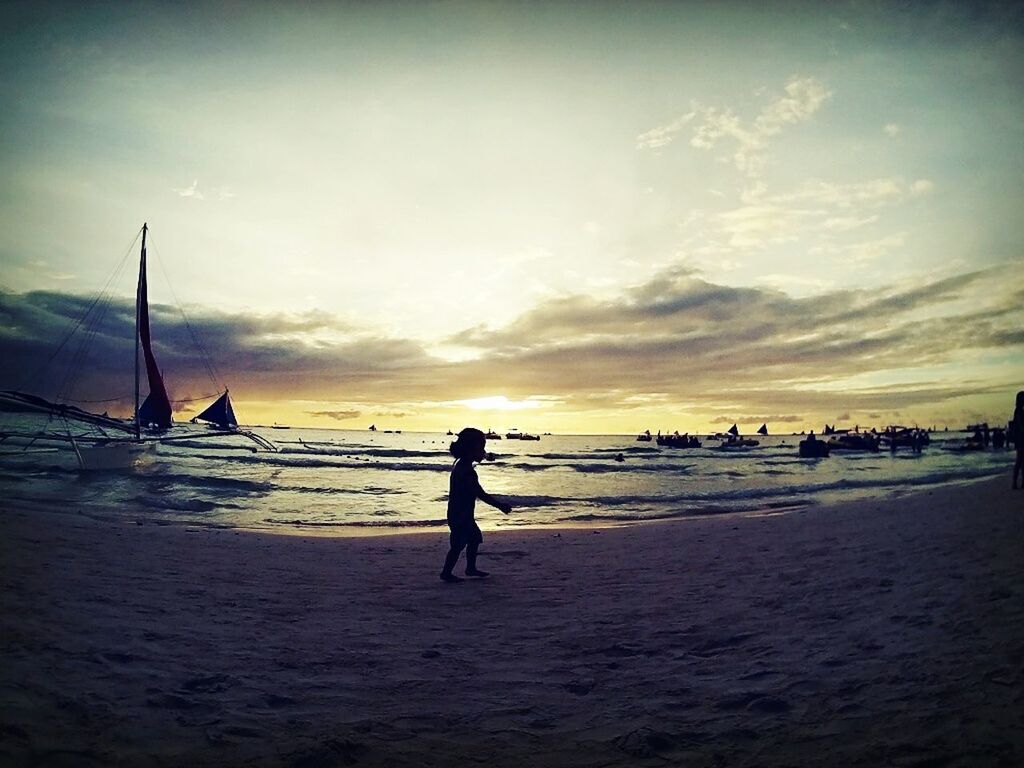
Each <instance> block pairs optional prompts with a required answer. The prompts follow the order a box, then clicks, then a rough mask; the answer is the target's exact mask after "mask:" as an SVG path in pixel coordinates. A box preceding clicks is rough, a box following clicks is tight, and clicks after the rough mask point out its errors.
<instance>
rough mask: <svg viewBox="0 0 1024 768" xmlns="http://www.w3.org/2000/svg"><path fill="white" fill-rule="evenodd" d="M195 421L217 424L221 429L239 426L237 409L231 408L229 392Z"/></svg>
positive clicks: (225, 392) (225, 391)
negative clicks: (236, 415) (236, 414)
mask: <svg viewBox="0 0 1024 768" xmlns="http://www.w3.org/2000/svg"><path fill="white" fill-rule="evenodd" d="M193 421H208V422H210V423H211V424H216V425H217V426H218V427H220V428H221V429H229V428H233V427H237V426H238V419H236V418H235V409H234V408H232V407H231V398H230V397H228V391H227V390H226V389H225V390H224V394H223V395H221V396H220V397H218V398H217V399H216V400H215V401H214V402H213V404H212V405H210V407H209V408H207V409H206V410H205V411H203V412H202V413H200V414H199V415H198V416H196V417H195V418H194V419H193Z"/></svg>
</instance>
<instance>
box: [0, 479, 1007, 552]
mask: <svg viewBox="0 0 1024 768" xmlns="http://www.w3.org/2000/svg"><path fill="white" fill-rule="evenodd" d="M1003 474H1008V471H1007V472H1005V473H1001V474H998V475H986V476H981V477H971V478H966V479H959V480H956V481H953V482H940V483H933V484H928V485H920V486H917V485H911V486H910V487H908V488H906V489H905V490H902V491H896V492H895V493H894V494H893V493H892V492H890V495H886V494H884V493H872V494H869V495H865V496H862V497H859V498H855V499H850V500H845V501H840V502H836V501H829V500H826V501H822V500H820V499H818V498H814V497H812V498H798V499H793V500H792V501H790V502H785V501H780V500H778V498H777V497H770V498H766V499H761V500H759V501H760V502H761V503H759V504H753V505H752V506H751V507H749V508H745V509H734V510H719V509H714V510H712V511H691V510H686V511H684V512H680V513H678V514H659V515H657V516H654V517H648V518H629V517H625V516H604V517H602V516H600V515H594V516H592V517H588V518H586V519H578V520H576V521H567V520H556V521H554V522H546V523H536V522H526V523H523V524H516V525H507V526H499V527H493V528H492V527H490V526H489V520H488V518H494V517H495V516H498V515H500V513H498V512H497V511H496V510H492V509H491V508H489V507H487V506H486V505H483V504H481V505H480V506H478V508H477V512H478V523H480V524H481V528H482V530H483V531H484V533H485V534H486V535H487V536H489V537H490V536H495V535H506V534H514V533H517V532H526V531H563V530H565V531H572V530H582V531H587V530H591V529H601V530H616V529H628V528H633V527H636V526H652V525H655V526H656V525H661V524H666V525H671V524H674V523H683V522H690V521H696V520H706V519H730V518H734V517H749V516H754V517H758V516H775V515H790V514H799V513H802V512H806V511H808V510H813V509H818V508H837V507H846V506H848V505H850V504H871V503H873V502H876V501H879V500H884V499H887V498H891V499H904V498H907V497H913V496H916V495H919V494H929V493H933V492H935V491H943V490H948V489H953V488H960V487H965V486H971V485H980V484H984V483H989V482H995V481H997V480H998V478H1000V477H1002V476H1003ZM830 495H835V492H834V491H832V492H830ZM513 498H514V497H513ZM2 504H3V509H5V510H6V511H13V512H18V513H22V514H29V515H32V514H38V515H44V516H45V515H54V516H56V517H58V518H60V519H68V518H74V517H79V518H86V519H90V520H94V521H96V522H98V523H108V524H112V525H135V526H139V527H144V526H152V527H158V528H175V529H195V530H203V531H227V532H241V533H247V534H257V535H265V536H284V537H288V538H300V539H301V538H306V537H308V538H316V539H320V538H326V539H334V538H337V539H348V538H354V539H367V538H375V537H382V538H393V537H401V536H425V535H431V534H435V535H436V534H439V533H443V534H445V535H447V530H448V529H447V525H446V523H444V522H443V521H442V522H438V523H437V524H435V525H427V524H419V523H416V522H409V523H408V524H405V523H400V524H389V523H367V522H351V523H336V522H308V523H301V524H297V523H280V524H278V525H274V526H269V525H267V526H245V525H236V524H233V523H230V522H222V523H219V522H203V521H198V520H168V519H161V518H152V517H149V518H147V517H146V513H145V512H143V513H140V514H138V515H132V516H120V517H119V516H117V515H111V514H103V513H102V512H101V511H99V510H100V508H101V507H100V505H99V504H97V503H93V502H81V501H78V502H76V503H75V506H76V507H77V509H76V510H75V512H65V511H59V512H58V511H55V510H54V509H53V508H52V506H47V505H44V504H39V503H36V502H31V501H25V500H22V499H16V500H14V501H13V502H12V501H10V500H5V501H3V502H2ZM481 511H482V513H483V516H482V517H481V516H480V514H479V513H480V512H481ZM514 514H515V513H514V511H513V516H514Z"/></svg>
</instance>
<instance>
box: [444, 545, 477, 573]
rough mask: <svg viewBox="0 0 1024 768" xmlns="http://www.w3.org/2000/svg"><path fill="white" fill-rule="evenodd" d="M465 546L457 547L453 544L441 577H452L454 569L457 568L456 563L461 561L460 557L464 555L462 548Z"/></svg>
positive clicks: (445, 560)
mask: <svg viewBox="0 0 1024 768" xmlns="http://www.w3.org/2000/svg"><path fill="white" fill-rule="evenodd" d="M464 546H465V544H460V545H457V546H456V545H455V544H452V546H451V548H450V549H449V550H448V555H447V556H446V557H445V559H444V568H442V569H441V576H451V575H452V569H453V568H454V567H455V563H457V562H458V561H459V555H460V554H462V548H463V547H464ZM474 554H475V552H474Z"/></svg>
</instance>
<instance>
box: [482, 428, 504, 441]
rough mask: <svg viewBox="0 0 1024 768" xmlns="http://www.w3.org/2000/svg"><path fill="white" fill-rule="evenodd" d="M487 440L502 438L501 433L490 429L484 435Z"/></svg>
mask: <svg viewBox="0 0 1024 768" xmlns="http://www.w3.org/2000/svg"><path fill="white" fill-rule="evenodd" d="M484 437H485V438H486V439H487V440H501V435H499V434H498V433H497V432H495V431H494V430H493V429H488V430H487V433H486V434H485V435H484Z"/></svg>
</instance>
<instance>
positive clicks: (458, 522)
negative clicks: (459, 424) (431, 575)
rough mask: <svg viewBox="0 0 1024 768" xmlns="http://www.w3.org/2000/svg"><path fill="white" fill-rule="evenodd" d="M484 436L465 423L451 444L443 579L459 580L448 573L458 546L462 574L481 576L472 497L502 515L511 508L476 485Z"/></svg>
mask: <svg viewBox="0 0 1024 768" xmlns="http://www.w3.org/2000/svg"><path fill="white" fill-rule="evenodd" d="M486 444H487V438H486V437H485V436H484V433H483V432H481V431H480V430H479V429H474V428H473V427H466V428H465V429H464V430H462V431H461V432H459V436H458V439H456V440H455V442H453V443H452V444H451V448H450V451H451V454H452V456H454V457H455V464H454V465H452V474H451V478H450V479H449V481H448V527H449V528H450V529H451V536H450V538H449V541H450V543H451V545H450V548H449V549H448V555H447V557H445V559H444V567H443V568H442V569H441V580H442V581H447V582H450V583H451V582H457V581H462V579H460V578H459V577H458V576H456V575H455V574H454V573H452V569H453V568H455V563H456V562H458V559H459V555H460V554H461V553H462V550H463V549H465V550H466V575H467V576H476V577H478V578H483V577H484V576H487V575H488V574H487V572H486V571H481V570H479V569H478V568H477V567H476V553H477V548H478V547H479V546H480V543H481V542H482V541H483V540H484V537H483V534H482V533H480V527H479V526H478V525H477V524H476V520H475V519H474V517H473V513H474V509H475V507H476V500H477V499H480V500H481V501H482V502H484V503H485V504H490V505H491V506H492V507H496V508H497V509H500V510H501V511H502V512H504V513H505V514H506V515H507V514H508V513H509V512H511V511H512V507H511V505H509V504H507V503H505V502H503V501H499V500H498V499H496V498H494V497H493V496H491V495H490V494H489V493H487V492H486V491H485V490H484V489H483V488H481V487H480V481H479V479H477V476H476V470H475V469H473V463H474V462H479V461H483V460H484V457H485V456H486V455H487V453H486V451H485V450H484V448H485V446H486Z"/></svg>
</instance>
